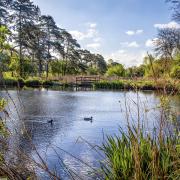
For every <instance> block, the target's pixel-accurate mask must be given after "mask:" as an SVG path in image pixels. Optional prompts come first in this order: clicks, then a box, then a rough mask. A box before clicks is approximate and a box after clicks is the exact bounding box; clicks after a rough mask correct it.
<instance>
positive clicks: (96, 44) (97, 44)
mask: <svg viewBox="0 0 180 180" xmlns="http://www.w3.org/2000/svg"><path fill="white" fill-rule="evenodd" d="M100 46H101V44H100V43H90V44H87V45H86V47H87V48H92V49H98V48H99V47H100Z"/></svg>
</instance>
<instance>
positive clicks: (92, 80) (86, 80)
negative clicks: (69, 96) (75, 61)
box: [76, 76, 100, 86]
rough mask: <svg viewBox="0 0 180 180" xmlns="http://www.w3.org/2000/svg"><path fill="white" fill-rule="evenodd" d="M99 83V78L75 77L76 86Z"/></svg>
mask: <svg viewBox="0 0 180 180" xmlns="http://www.w3.org/2000/svg"><path fill="white" fill-rule="evenodd" d="M99 81H100V76H77V77H76V86H92V85H93V83H95V82H99Z"/></svg>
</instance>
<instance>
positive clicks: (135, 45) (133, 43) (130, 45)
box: [128, 41, 139, 48]
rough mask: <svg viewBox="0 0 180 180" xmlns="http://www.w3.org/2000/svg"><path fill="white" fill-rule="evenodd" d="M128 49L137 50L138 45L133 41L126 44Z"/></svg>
mask: <svg viewBox="0 0 180 180" xmlns="http://www.w3.org/2000/svg"><path fill="white" fill-rule="evenodd" d="M128 47H135V48H138V47H139V44H138V43H137V42H136V41H133V42H131V43H129V44H128Z"/></svg>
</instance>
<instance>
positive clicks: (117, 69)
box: [106, 64, 125, 77]
mask: <svg viewBox="0 0 180 180" xmlns="http://www.w3.org/2000/svg"><path fill="white" fill-rule="evenodd" d="M106 73H107V75H108V76H118V77H123V76H124V75H125V69H124V66H123V65H122V64H118V65H115V66H112V67H109V68H108V70H107V72H106Z"/></svg>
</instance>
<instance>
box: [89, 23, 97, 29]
mask: <svg viewBox="0 0 180 180" xmlns="http://www.w3.org/2000/svg"><path fill="white" fill-rule="evenodd" d="M89 27H90V28H96V27H97V24H96V23H89Z"/></svg>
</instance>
